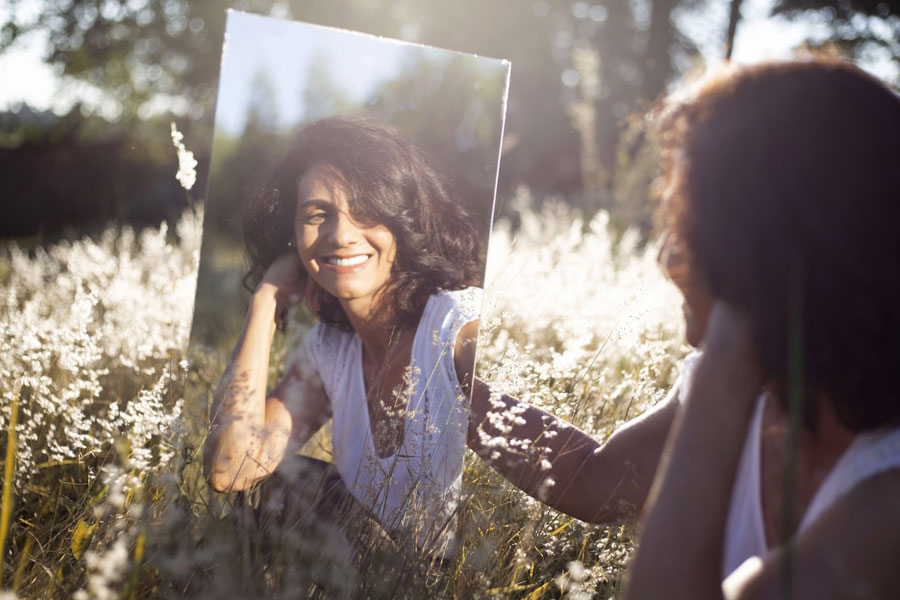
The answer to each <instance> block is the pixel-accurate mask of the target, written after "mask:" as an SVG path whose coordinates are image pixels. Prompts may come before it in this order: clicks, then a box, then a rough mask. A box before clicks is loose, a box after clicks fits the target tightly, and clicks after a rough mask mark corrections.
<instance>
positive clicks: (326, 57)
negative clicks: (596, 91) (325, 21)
mask: <svg viewBox="0 0 900 600" xmlns="http://www.w3.org/2000/svg"><path fill="white" fill-rule="evenodd" d="M225 37H226V41H225V57H224V59H223V63H222V70H221V74H220V86H219V92H218V100H217V103H216V125H217V126H219V127H224V128H225V129H228V130H229V131H231V132H233V133H237V132H238V131H240V129H241V128H242V127H243V124H244V117H245V112H246V107H247V104H248V101H249V99H250V96H251V94H252V92H253V90H252V84H253V81H254V75H255V74H256V73H257V72H260V71H261V72H264V73H265V75H266V77H267V78H268V79H269V81H271V82H272V83H273V84H274V85H273V86H272V87H273V91H274V98H272V100H273V101H274V103H275V108H276V112H277V114H278V116H279V121H280V123H281V124H283V125H285V124H291V123H294V122H296V121H298V120H299V119H300V117H302V115H303V111H304V108H305V107H304V106H303V102H302V96H303V90H304V88H305V87H306V86H307V85H308V76H309V73H310V67H311V66H313V65H315V66H318V67H322V66H325V67H327V68H326V69H325V71H326V72H327V74H328V77H329V78H330V80H331V81H332V83H333V84H334V85H335V86H336V87H337V88H339V89H341V90H343V91H344V92H345V93H346V94H347V95H348V96H349V97H350V99H351V100H352V101H354V102H363V101H365V100H367V99H368V97H369V95H370V94H371V92H372V91H373V90H374V89H376V88H377V87H378V85H379V84H380V83H381V82H382V81H384V80H388V79H392V78H393V77H394V76H396V75H397V74H398V73H399V72H400V71H401V70H402V67H403V66H404V65H406V64H408V63H411V62H413V61H416V60H419V59H426V60H432V61H438V60H446V59H447V58H448V57H450V56H452V55H454V54H458V53H456V52H451V51H448V50H439V49H436V48H429V47H426V46H421V45H417V44H410V43H405V42H398V41H395V40H389V39H386V38H380V37H376V36H372V35H366V34H361V33H355V32H350V31H344V30H341V29H333V28H330V27H321V26H318V25H310V24H307V23H297V22H293V21H284V20H280V19H272V18H268V17H261V16H258V15H251V14H247V13H240V12H234V11H232V12H230V13H229V15H228V24H227V28H226V36H225ZM478 60H480V61H485V63H486V66H487V63H496V65H497V66H498V67H499V66H500V61H492V60H490V59H478Z"/></svg>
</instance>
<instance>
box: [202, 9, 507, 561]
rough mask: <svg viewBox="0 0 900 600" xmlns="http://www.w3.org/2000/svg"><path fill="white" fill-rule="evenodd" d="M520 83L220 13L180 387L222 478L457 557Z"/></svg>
mask: <svg viewBox="0 0 900 600" xmlns="http://www.w3.org/2000/svg"><path fill="white" fill-rule="evenodd" d="M508 78H509V63H508V62H507V61H502V60H495V59H490V58H483V57H477V56H473V55H468V54H463V53H459V52H452V51H447V50H440V49H436V48H430V47H426V46H421V45H415V44H409V43H403V42H398V41H394V40H389V39H383V38H377V37H374V36H369V35H363V34H358V33H353V32H348V31H341V30H337V29H332V28H327V27H322V26H317V25H310V24H305V23H296V22H288V21H282V20H278V19H272V18H267V17H261V16H257V15H250V14H244V13H240V12H234V11H231V12H229V14H228V21H227V28H226V38H225V46H224V50H223V58H222V67H221V74H220V83H219V93H218V100H217V105H216V123H215V136H214V141H213V155H212V163H211V167H210V177H209V186H208V198H207V201H206V205H205V215H204V230H203V244H202V251H201V259H200V268H199V275H198V285H197V298H196V303H195V309H194V320H193V327H192V334H191V350H190V355H191V360H192V369H193V370H192V376H191V381H190V383H189V387H188V389H189V392H188V400H189V401H193V402H194V407H195V410H197V411H199V412H198V415H200V416H199V417H198V418H201V419H205V418H206V417H205V414H202V413H203V411H205V409H206V407H207V406H208V405H210V404H211V406H212V408H211V410H210V412H211V419H212V423H213V426H212V427H211V429H210V433H209V437H208V439H207V441H206V459H207V468H208V471H209V474H210V477H211V480H212V483H213V486H214V487H215V488H216V489H219V490H220V491H235V490H245V489H250V488H251V487H252V486H253V484H254V483H257V484H258V485H257V487H256V488H254V489H257V488H259V487H262V488H266V487H268V490H264V491H263V492H261V493H262V494H263V495H268V496H272V495H275V496H277V497H280V498H282V499H283V501H282V502H281V505H282V506H284V505H285V504H287V505H288V506H289V507H290V506H292V505H294V504H296V503H298V502H299V500H297V499H298V498H299V497H300V496H302V495H303V493H306V492H309V490H310V489H313V488H315V489H320V490H321V489H325V488H327V489H328V490H332V487H329V486H332V483H333V484H334V489H338V488H340V490H342V491H341V493H342V494H344V496H342V497H344V498H345V499H346V501H347V502H348V503H349V504H354V505H359V506H361V510H362V512H364V513H366V514H368V515H370V516H371V517H372V518H374V520H375V521H377V522H378V523H379V524H380V526H381V527H383V528H384V529H385V530H386V531H387V533H388V534H389V535H390V536H391V537H393V538H394V539H395V540H397V541H398V542H399V543H400V545H404V540H405V542H408V544H406V545H409V546H410V547H411V548H413V549H414V551H415V552H418V553H419V554H421V555H423V556H428V557H430V560H432V559H437V560H442V559H445V558H448V557H450V556H452V555H453V554H454V552H455V547H454V536H455V533H454V530H455V525H454V519H455V515H456V513H457V512H458V510H459V502H460V485H461V473H462V461H463V453H464V450H465V443H466V427H467V422H466V416H467V398H466V397H465V393H464V391H463V390H466V389H468V384H469V381H460V380H459V379H460V375H459V374H460V373H464V375H463V376H462V378H463V379H464V380H465V379H467V378H470V377H471V373H473V372H474V356H475V353H474V340H475V337H476V335H477V319H478V317H479V314H480V308H481V293H480V287H481V285H482V282H483V279H484V267H485V256H486V251H487V240H488V235H489V232H490V227H491V219H492V212H493V204H494V197H495V184H496V180H497V169H498V161H499V155H500V144H501V137H502V131H503V120H504V115H505V107H506V94H507V88H508ZM273 265H274V266H273ZM285 309H286V310H285ZM276 323H278V324H279V325H283V326H284V333H277V334H274V342H272V343H271V344H270V343H269V340H271V339H272V337H271V336H272V335H273V334H272V331H274V329H275V324H276ZM236 344H237V347H236V346H235V345H236ZM270 345H271V349H270V348H269V346H270ZM233 349H234V352H233ZM266 352H270V353H269V361H268V370H266V369H265V368H264V367H265V362H264V361H265V353H266ZM260 357H262V358H260ZM260 365H262V366H260ZM263 388H265V389H263ZM267 395H268V400H267V399H266V398H267ZM267 402H268V404H267ZM273 406H274V408H273ZM279 411H280V412H279ZM279 419H280V420H279ZM329 419H332V425H331V429H329V428H328V427H323V428H321V429H320V425H322V424H323V423H324V422H326V421H327V420H329ZM316 430H317V431H318V433H317V434H316V436H315V437H313V438H312V439H308V438H309V436H310V434H311V433H312V432H313V431H316ZM279 436H280V437H279ZM276 438H277V439H276ZM301 443H302V445H303V448H302V453H303V454H305V455H306V456H307V459H305V460H301V459H299V458H295V453H296V450H297V448H298V447H299V446H300V445H301ZM267 444H268V445H267ZM273 448H274V450H273ZM309 457H312V458H309ZM314 459H321V460H322V461H324V462H316V461H315V460H314ZM289 463H290V464H289ZM291 465H293V466H291ZM298 465H299V466H298ZM311 465H312V466H311ZM313 471H314V472H315V473H316V474H317V475H316V476H317V477H319V479H317V480H316V481H318V483H317V484H316V485H311V484H309V481H310V477H311V476H310V475H309V473H310V472H313ZM275 480H278V482H276V483H273V481H275ZM316 486H318V487H316ZM274 488H278V489H277V491H273V489H274ZM298 490H301V491H298ZM243 493H244V494H245V495H247V494H251V493H252V492H243ZM329 493H330V492H329ZM268 496H267V497H268ZM317 498H318V499H316V498H314V499H313V500H311V501H312V502H313V503H315V506H319V503H320V500H321V498H319V497H317ZM255 506H256V508H255V509H254V510H255V511H257V516H258V514H259V511H262V510H265V509H264V506H266V503H265V502H263V503H262V504H256V505H255ZM260 507H263V508H260ZM332 509H333V506H330V508H329V510H331V511H332V512H334V510H332ZM284 518H285V517H284V516H283V515H282V514H279V515H278V516H277V517H276V518H275V520H276V521H278V520H281V519H284Z"/></svg>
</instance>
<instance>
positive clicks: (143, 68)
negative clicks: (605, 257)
mask: <svg viewBox="0 0 900 600" xmlns="http://www.w3.org/2000/svg"><path fill="white" fill-rule="evenodd" d="M0 4H2V5H3V8H4V9H5V12H6V13H7V14H8V15H9V20H8V21H7V22H6V23H4V24H3V26H2V28H0V52H2V51H3V50H5V49H6V48H8V47H9V46H10V45H11V44H12V43H14V42H15V41H16V40H17V39H18V38H19V37H20V36H22V35H24V34H26V33H28V32H31V31H34V30H42V31H45V32H48V33H49V35H48V36H47V47H46V50H45V55H44V59H45V61H46V62H47V63H49V64H52V65H54V66H57V67H58V69H59V73H60V74H62V75H67V76H72V77H75V78H78V79H82V80H84V81H87V82H89V83H91V84H93V85H95V86H96V87H98V88H101V89H102V90H103V91H104V92H106V93H107V94H109V95H110V96H111V97H112V98H113V99H115V100H116V101H117V102H118V104H119V108H120V111H121V115H122V117H123V118H125V119H130V118H133V117H138V116H142V117H146V116H148V114H149V113H148V110H151V109H152V108H153V107H157V108H158V107H160V106H162V107H165V108H174V109H175V112H177V113H182V114H185V113H187V114H189V116H191V117H192V118H193V119H194V120H196V119H199V118H201V117H203V116H204V115H205V114H206V112H207V111H209V110H211V108H212V105H213V94H214V91H215V86H216V77H217V74H218V65H219V54H220V49H221V40H222V33H223V31H224V28H225V8H227V5H226V4H225V3H222V2H219V1H217V0H196V1H193V2H188V1H187V0H61V1H57V0H37V1H36V2H23V1H22V0H0ZM230 4H231V5H232V6H233V7H234V8H240V9H244V10H251V11H257V12H259V11H268V10H269V9H270V8H271V6H272V4H273V0H234V1H233V2H231V3H230ZM142 108H143V111H142Z"/></svg>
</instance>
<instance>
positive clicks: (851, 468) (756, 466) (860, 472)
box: [679, 352, 900, 597]
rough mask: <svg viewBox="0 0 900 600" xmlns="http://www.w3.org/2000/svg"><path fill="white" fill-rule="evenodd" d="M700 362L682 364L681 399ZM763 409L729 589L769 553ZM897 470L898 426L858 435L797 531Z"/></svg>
mask: <svg viewBox="0 0 900 600" xmlns="http://www.w3.org/2000/svg"><path fill="white" fill-rule="evenodd" d="M699 358H700V353H699V352H694V353H692V354H691V355H690V356H688V357H687V358H686V359H685V361H684V366H683V368H682V380H681V381H682V383H681V389H680V390H679V397H680V398H681V399H682V401H683V399H684V398H685V397H686V396H687V391H688V390H689V389H690V385H691V382H692V378H693V370H694V367H695V366H696V362H697V360H698V359H699ZM764 407H765V398H764V397H763V396H760V397H759V398H758V399H757V400H756V408H755V409H754V411H753V417H752V418H751V420H750V425H749V427H748V429H747V437H746V438H745V439H744V448H743V450H742V452H741V460H740V463H739V464H738V470H737V473H736V474H735V479H734V487H733V488H732V491H731V503H730V505H729V509H728V520H727V521H726V524H725V540H724V542H725V544H724V548H723V554H722V578H723V580H724V582H725V583H724V584H723V587H726V588H727V587H729V583H728V578H729V575H731V574H732V573H734V572H735V571H736V570H737V569H738V567H742V566H743V567H744V568H742V569H741V571H742V572H744V571H749V570H752V569H753V566H752V564H753V563H757V564H759V563H758V562H757V561H756V560H754V559H760V558H761V557H762V556H763V555H765V554H766V552H768V550H769V547H768V546H767V544H766V534H765V525H764V523H763V512H762V486H761V477H760V466H761V465H760V461H761V455H760V451H761V448H760V446H761V441H760V440H761V436H762V419H763V410H764ZM896 468H900V427H893V428H888V427H884V428H880V429H876V430H874V431H867V432H865V433H860V434H857V435H856V437H855V438H854V440H853V442H851V444H850V446H849V447H848V448H847V449H846V450H845V451H844V453H843V454H842V455H841V457H840V458H839V459H838V461H837V462H836V463H835V465H834V466H833V467H832V469H831V471H830V472H829V473H828V475H827V476H826V477H825V480H824V481H823V482H822V484H821V485H820V486H819V489H818V490H816V493H815V495H814V496H813V498H812V501H811V502H810V503H809V506H808V507H807V509H806V512H805V513H804V514H803V519H802V520H801V521H800V526H799V527H798V529H797V532H798V533H800V532H802V531H804V530H805V529H806V528H807V527H809V526H810V525H811V524H812V523H813V522H815V520H816V519H817V518H819V516H821V515H822V513H823V512H825V510H826V509H827V508H828V507H829V506H831V504H832V503H833V502H834V501H835V500H837V499H838V498H840V497H841V496H843V495H844V494H846V493H847V492H848V491H850V490H851V489H853V487H854V486H856V485H857V484H858V483H860V482H861V481H863V480H864V479H866V478H868V477H871V476H873V475H876V474H878V473H881V472H883V471H887V470H889V469H896ZM745 563H746V564H745ZM734 574H735V577H740V576H741V575H739V574H738V573H734ZM727 596H728V595H727V594H726V597H727Z"/></svg>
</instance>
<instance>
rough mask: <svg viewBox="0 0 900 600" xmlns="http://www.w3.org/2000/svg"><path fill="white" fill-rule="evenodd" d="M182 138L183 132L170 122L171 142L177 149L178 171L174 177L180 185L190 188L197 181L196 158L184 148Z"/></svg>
mask: <svg viewBox="0 0 900 600" xmlns="http://www.w3.org/2000/svg"><path fill="white" fill-rule="evenodd" d="M183 140H184V134H183V133H181V132H180V131H178V128H177V127H175V123H172V143H173V144H175V150H176V151H178V173H176V174H175V179H177V180H178V183H180V184H181V187H183V188H184V189H186V190H190V189H191V188H192V187H194V183H196V182H197V170H196V169H197V159H196V158H194V153H193V152H191V151H190V150H188V149H187V148H185V146H184V142H183Z"/></svg>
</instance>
